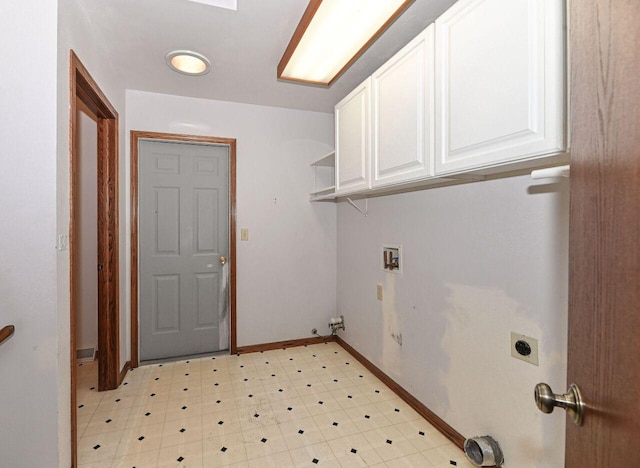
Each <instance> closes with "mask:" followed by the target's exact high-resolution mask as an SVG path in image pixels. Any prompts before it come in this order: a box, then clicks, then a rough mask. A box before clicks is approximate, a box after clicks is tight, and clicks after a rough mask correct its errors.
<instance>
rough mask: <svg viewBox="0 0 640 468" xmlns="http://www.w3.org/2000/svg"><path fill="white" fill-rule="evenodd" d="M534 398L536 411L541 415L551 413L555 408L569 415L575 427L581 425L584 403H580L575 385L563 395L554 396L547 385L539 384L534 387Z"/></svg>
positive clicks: (579, 395) (578, 390)
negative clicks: (541, 413) (536, 406)
mask: <svg viewBox="0 0 640 468" xmlns="http://www.w3.org/2000/svg"><path fill="white" fill-rule="evenodd" d="M534 397H535V399H536V405H538V409H539V410H540V411H542V412H543V413H551V412H552V411H553V409H554V408H555V407H556V406H557V407H558V408H562V409H564V410H565V411H566V412H567V413H569V416H571V419H572V420H573V422H574V423H575V424H576V425H577V426H580V425H582V419H583V417H584V402H583V401H582V395H581V394H580V389H579V388H578V386H577V385H576V384H571V385H570V386H569V390H568V391H567V393H565V394H564V395H556V394H555V393H553V391H552V390H551V387H549V385H547V384H546V383H539V384H538V385H536V389H535V392H534Z"/></svg>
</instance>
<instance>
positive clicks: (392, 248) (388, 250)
mask: <svg viewBox="0 0 640 468" xmlns="http://www.w3.org/2000/svg"><path fill="white" fill-rule="evenodd" d="M380 267H381V268H382V269H383V270H384V271H388V272H391V273H402V246H401V245H398V244H382V246H381V254H380Z"/></svg>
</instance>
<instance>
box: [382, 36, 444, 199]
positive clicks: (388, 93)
mask: <svg viewBox="0 0 640 468" xmlns="http://www.w3.org/2000/svg"><path fill="white" fill-rule="evenodd" d="M371 84H372V162H371V164H372V167H371V171H372V174H371V186H372V187H379V186H383V185H388V184H393V183H398V182H404V181H408V180H413V179H421V178H424V177H428V176H431V175H433V153H434V138H433V136H434V119H433V114H434V104H433V97H434V25H430V26H429V27H428V28H427V29H426V30H425V31H423V32H422V33H421V34H419V35H418V36H417V37H416V38H415V39H413V40H412V41H411V42H410V43H409V44H407V45H406V46H405V47H404V48H403V49H402V50H400V51H399V52H398V53H397V54H396V55H395V56H394V57H393V58H391V59H390V60H389V61H388V62H387V63H385V64H384V65H383V66H382V67H380V68H379V69H378V70H377V71H376V72H375V73H374V74H373V76H372V81H371Z"/></svg>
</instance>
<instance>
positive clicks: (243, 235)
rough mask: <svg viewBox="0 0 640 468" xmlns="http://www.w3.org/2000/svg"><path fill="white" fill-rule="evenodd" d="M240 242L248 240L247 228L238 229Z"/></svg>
mask: <svg viewBox="0 0 640 468" xmlns="http://www.w3.org/2000/svg"><path fill="white" fill-rule="evenodd" d="M240 240H241V241H248V240H249V230H248V229H247V228H242V229H240Z"/></svg>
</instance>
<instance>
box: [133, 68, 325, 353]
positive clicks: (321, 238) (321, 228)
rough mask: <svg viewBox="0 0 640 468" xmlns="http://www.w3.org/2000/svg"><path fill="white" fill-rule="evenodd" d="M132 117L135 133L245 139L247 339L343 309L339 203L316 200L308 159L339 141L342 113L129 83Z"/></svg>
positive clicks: (320, 323)
mask: <svg viewBox="0 0 640 468" xmlns="http://www.w3.org/2000/svg"><path fill="white" fill-rule="evenodd" d="M184 79H185V80H188V79H189V78H184ZM126 120H127V138H128V136H129V131H130V130H146V131H155V132H169V133H183V134H193V135H209V136H216V137H226V138H236V139H237V227H238V232H237V239H238V243H237V247H238V249H237V257H238V258H237V317H238V345H239V346H243V345H249V344H256V343H266V342H273V341H280V340H287V339H292V338H303V337H307V336H310V330H311V328H313V327H316V328H318V330H320V331H323V330H326V323H327V319H328V318H329V317H331V316H333V315H334V314H335V310H336V296H335V291H336V283H335V281H336V208H335V206H334V205H333V204H322V203H314V204H312V203H309V201H308V196H309V192H310V191H311V190H312V188H313V184H314V178H313V177H314V176H313V170H312V168H311V167H309V164H310V163H311V162H313V161H314V160H315V159H317V158H319V157H320V156H323V155H324V154H326V153H327V152H328V151H329V150H330V149H332V148H333V116H332V115H331V114H323V113H317V112H306V111H297V110H291V109H282V108H274V107H264V106H254V105H248V104H237V103H231V102H222V101H212V100H205V99H194V98H185V97H178V96H168V95H163V94H154V93H146V92H140V91H129V90H128V91H127V119H126ZM126 165H127V167H128V165H129V163H128V161H127V163H126ZM128 177H129V176H128V175H127V180H128ZM127 186H128V183H127ZM127 219H128V215H127ZM241 228H248V229H249V241H248V242H241V241H240V232H239V231H240V229H241ZM128 250H129V247H127V253H128ZM127 264H129V259H127ZM127 271H128V270H127ZM127 281H129V280H128V279H127ZM129 342H130V341H129V340H127V343H129Z"/></svg>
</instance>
